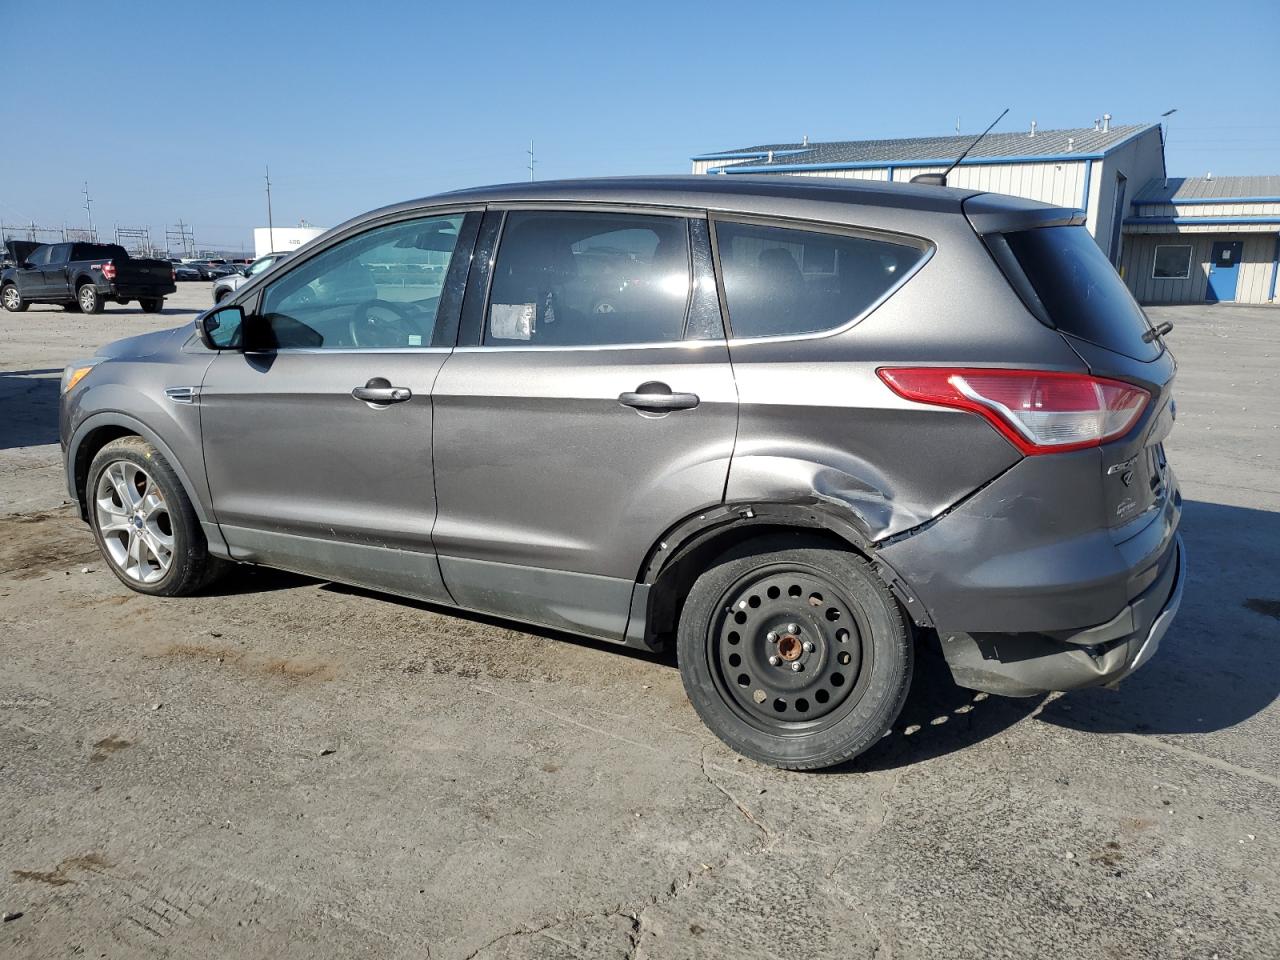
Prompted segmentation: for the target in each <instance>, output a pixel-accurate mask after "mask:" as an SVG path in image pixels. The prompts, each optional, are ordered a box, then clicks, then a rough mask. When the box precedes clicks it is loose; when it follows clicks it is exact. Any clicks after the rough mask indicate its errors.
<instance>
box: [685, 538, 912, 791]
mask: <svg viewBox="0 0 1280 960" xmlns="http://www.w3.org/2000/svg"><path fill="white" fill-rule="evenodd" d="M678 653H679V661H680V675H681V678H682V679H683V681H684V688H685V692H686V693H687V694H688V696H689V699H690V701H692V703H693V706H694V709H696V710H697V711H698V715H699V716H700V717H701V718H702V720H703V722H704V723H705V724H706V725H707V726H708V727H709V728H710V729H711V731H712V732H713V733H715V734H716V735H717V736H718V737H720V739H722V740H723V741H724V742H725V743H727V744H728V745H729V746H730V747H732V748H733V749H734V750H737V751H738V752H739V753H742V754H744V755H745V756H748V757H750V758H752V759H753V760H758V761H760V762H761V763H767V764H770V765H772V766H775V767H782V768H785V769H789V770H814V769H819V768H822V767H829V766H833V765H835V764H838V763H842V762H843V761H846V760H849V759H851V758H853V757H856V756H857V755H858V754H860V753H862V752H863V751H865V750H866V749H867V748H868V747H870V746H871V745H872V744H874V743H875V742H876V741H877V740H879V739H880V737H881V736H883V735H884V733H885V732H886V731H887V730H888V729H889V728H890V726H892V724H893V722H894V720H896V719H897V717H898V714H899V712H901V710H902V704H903V702H904V700H905V699H906V695H907V689H908V687H909V686H910V682H911V671H912V664H913V656H914V654H913V649H912V644H911V637H910V634H909V633H908V631H907V628H906V626H905V625H904V624H903V621H902V616H901V614H900V613H899V610H898V605H897V602H896V601H895V600H894V598H893V595H892V594H891V593H890V592H889V590H888V588H887V587H885V585H884V584H883V583H882V582H881V581H880V579H879V578H878V577H877V576H876V575H875V573H874V572H873V571H872V570H871V568H870V567H869V566H868V564H867V562H866V561H865V560H863V559H862V558H861V557H859V556H857V555H856V554H854V553H851V552H849V551H845V550H838V549H832V548H830V547H826V546H817V545H815V544H814V542H813V541H812V540H807V539H806V538H805V537H804V536H803V535H780V536H776V537H769V538H765V539H762V540H760V541H756V542H754V543H751V542H749V543H746V544H743V545H741V546H739V547H736V548H734V549H733V550H730V551H729V552H728V553H726V554H724V555H723V556H722V557H720V558H719V559H718V560H717V561H716V562H715V564H714V565H713V566H712V567H711V568H709V569H708V570H707V572H705V573H704V574H703V575H702V576H701V577H699V578H698V580H697V581H696V582H695V583H694V585H693V588H692V589H691V590H690V592H689V595H688V597H687V598H686V601H685V604H684V608H683V610H682V612H681V615H680V625H679V636H678Z"/></svg>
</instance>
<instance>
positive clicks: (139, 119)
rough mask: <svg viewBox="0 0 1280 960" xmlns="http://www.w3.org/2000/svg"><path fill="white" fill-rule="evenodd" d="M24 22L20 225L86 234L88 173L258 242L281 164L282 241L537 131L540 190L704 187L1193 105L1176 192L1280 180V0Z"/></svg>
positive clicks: (101, 14)
mask: <svg viewBox="0 0 1280 960" xmlns="http://www.w3.org/2000/svg"><path fill="white" fill-rule="evenodd" d="M0 6H2V7H3V18H2V19H3V26H4V31H5V34H6V36H7V37H8V38H10V40H6V44H5V47H6V55H5V66H6V70H5V76H6V84H5V86H6V89H7V93H8V96H7V101H8V104H9V111H8V113H9V118H10V121H11V125H10V126H9V128H8V129H9V132H10V135H9V136H6V138H5V144H4V148H3V152H2V153H0V171H2V175H0V216H3V219H4V222H5V223H6V225H7V224H9V223H12V222H14V221H26V220H29V219H35V220H36V221H37V222H38V223H41V224H49V225H60V224H61V223H63V222H64V221H65V222H66V223H68V224H69V225H82V224H83V222H84V210H83V207H82V205H81V202H82V197H81V194H80V189H81V186H82V182H83V181H84V180H86V179H87V180H88V181H89V189H90V191H91V193H92V196H93V198H94V201H95V202H94V214H95V219H96V220H97V222H98V224H99V226H100V227H102V226H104V225H105V226H106V227H108V228H110V226H111V225H112V224H113V223H114V222H120V223H121V224H125V225H134V224H147V225H150V226H151V227H152V230H153V234H154V231H157V230H159V231H161V232H162V231H163V229H164V225H165V224H172V223H175V222H176V221H177V220H178V219H179V218H182V219H184V220H185V221H187V222H188V223H191V224H194V226H195V230H196V239H197V241H198V242H200V243H202V244H205V243H209V244H228V245H236V244H240V243H245V244H249V243H250V229H251V228H252V227H253V226H255V225H263V224H265V221H266V211H265V199H264V196H263V190H262V186H263V183H262V173H263V166H264V164H267V163H270V165H271V178H272V182H273V191H272V193H273V200H274V211H275V222H276V223H277V225H283V224H290V223H297V222H298V221H299V219H301V218H306V219H307V220H308V221H310V222H312V223H316V224H319V225H321V226H332V225H334V224H336V223H338V222H340V221H341V220H343V219H345V218H347V217H348V216H351V215H353V214H356V213H359V212H362V211H364V210H367V209H369V208H371V207H374V206H378V205H380V204H383V203H388V202H392V201H395V200H402V199H407V198H410V197H417V196H424V195H427V194H430V193H435V192H438V191H440V190H446V189H450V188H454V187H462V186H469V185H475V184H482V183H494V182H501V181H508V180H518V179H524V178H526V177H527V171H526V168H525V164H526V162H527V159H528V158H527V156H526V155H525V150H526V149H527V148H528V141H529V139H530V138H533V139H534V140H535V141H536V148H535V149H536V158H537V161H538V163H537V168H536V170H537V175H538V177H539V178H553V177H569V176H594V175H607V174H628V173H682V172H687V171H688V160H689V157H690V156H691V155H693V154H695V153H702V152H706V151H710V150H715V149H722V148H727V147H734V146H743V145H746V144H750V143H758V142H769V141H786V140H798V139H800V137H801V136H803V135H804V134H808V135H809V137H810V138H811V139H815V140H822V139H828V140H834V139H854V138H878V137H893V136H924V135H930V134H941V133H948V132H950V131H952V130H953V128H954V126H955V122H956V118H957V117H959V118H960V119H961V126H962V129H963V130H964V131H966V132H967V131H979V130H981V129H982V128H983V127H984V126H986V124H987V122H988V121H989V119H990V118H992V117H994V116H995V115H996V114H997V113H999V111H1000V110H1001V109H1003V108H1004V107H1005V106H1009V107H1011V108H1012V109H1011V110H1010V113H1009V116H1008V117H1006V118H1005V120H1004V122H1003V123H1002V124H1001V126H1000V127H999V128H998V129H1002V130H1015V129H1025V128H1026V127H1027V126H1028V125H1029V123H1030V121H1031V120H1032V119H1034V120H1036V121H1037V122H1038V124H1039V126H1040V128H1041V129H1053V128H1059V127H1068V126H1088V125H1091V124H1092V121H1093V118H1095V117H1098V116H1101V114H1102V113H1104V112H1109V113H1111V114H1112V115H1113V116H1114V118H1115V121H1114V122H1116V123H1133V122H1141V121H1153V120H1155V119H1156V118H1158V116H1159V114H1160V113H1162V112H1163V111H1165V110H1167V109H1169V108H1171V107H1177V108H1178V110H1179V112H1178V113H1177V114H1176V115H1175V117H1174V118H1173V127H1172V131H1171V136H1170V146H1169V159H1170V163H1169V166H1170V172H1171V173H1173V174H1174V175H1179V174H1197V175H1203V174H1204V173H1205V172H1206V171H1207V170H1212V171H1213V172H1214V173H1215V174H1217V175H1226V174H1247V173H1273V174H1275V173H1280V110H1278V109H1277V104H1278V103H1280V100H1278V99H1277V96H1278V94H1277V91H1280V3H1277V2H1276V0H1236V2H1234V3H1232V4H1231V5H1230V6H1229V7H1222V6H1217V7H1215V6H1214V5H1212V4H1209V5H1206V4H1204V3H1203V2H1195V3H1192V2H1182V0H1163V2H1160V3H1152V4H1138V3H1125V2H1118V0H1112V2H1107V3H1095V2H1076V3H1072V2H1070V0H1060V2H1058V3H1052V4H1050V3H1043V4H1042V3H1038V2H1030V0H1023V2H1018V3H981V2H978V3H967V4H965V3H954V2H952V3H947V4H936V5H934V4H931V3H930V2H928V0H922V2H915V3H911V4H908V5H904V7H905V10H901V11H900V9H899V6H898V4H895V3H892V2H884V0H879V2H876V3H852V2H850V3H824V2H819V0H812V2H806V3H802V2H800V0H795V2H786V0H773V2H762V3H757V2H752V0H738V2H735V3H706V4H703V3H698V2H696V0H686V2H683V3H666V2H658V0H645V2H643V3H628V2H621V3H610V2H607V0H596V2H588V3H557V2H554V0H543V2H540V3H508V2H505V0H488V2H485V3H475V4H468V3H448V4H445V3H426V2H423V3H401V2H396V3H382V2H376V0H362V2H360V3H355V2H342V3H340V2H312V3H302V2H292V0H286V2H275V3H267V2H262V0H258V2H253V3H240V2H237V0H213V2H204V3H147V2H132V3H128V4H119V5H117V4H110V3H107V4H104V3H102V2H96V3H86V4H59V3H56V2H42V3H32V2H18V0H4V2H3V4H0ZM931 10H933V11H934V12H933V13H930V11H931ZM961 11H962V12H961ZM75 24H81V27H76V26H74V25H75ZM13 37H19V38H21V39H22V41H23V42H21V43H16V44H15V43H12V42H11V39H12V38H13ZM1192 51H1194V52H1195V53H1194V55H1193V54H1192ZM14 134H16V136H15V135H14Z"/></svg>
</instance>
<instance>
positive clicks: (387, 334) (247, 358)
mask: <svg viewBox="0 0 1280 960" xmlns="http://www.w3.org/2000/svg"><path fill="white" fill-rule="evenodd" d="M478 218H479V214H478V213H475V214H470V215H468V214H467V213H466V212H465V211H447V212H443V213H431V214H429V215H418V216H415V217H406V216H403V215H402V216H401V217H399V218H398V219H395V220H392V221H390V222H378V223H376V224H374V225H370V226H365V227H361V228H357V229H354V230H352V231H349V232H348V233H347V234H346V235H344V236H341V237H338V238H335V240H334V241H332V242H330V243H328V244H326V245H325V246H323V247H321V248H319V249H317V250H316V251H314V252H313V253H312V254H310V255H309V256H307V257H306V258H303V259H299V260H296V262H294V263H292V264H291V265H290V269H288V270H286V271H284V272H282V273H281V274H280V276H278V277H276V278H275V279H273V280H272V281H271V282H270V283H268V284H266V285H265V286H264V287H263V288H262V289H261V291H260V292H259V294H258V295H257V296H256V297H254V298H253V303H252V306H253V310H252V311H250V312H249V315H248V316H247V317H246V320H245V329H244V331H243V334H242V337H243V342H244V344H245V352H243V353H232V352H226V351H224V352H220V353H219V354H218V355H217V356H216V357H215V358H214V360H213V362H212V363H211V364H210V365H209V368H208V371H207V373H206V375H205V377H204V381H203V383H202V384H201V386H200V391H199V403H200V406H201V428H202V434H203V443H204V452H205V466H206V472H207V474H208V480H209V488H210V493H211V496H212V500H213V507H214V511H215V514H216V516H217V520H218V523H219V524H220V526H221V529H222V533H223V536H224V537H225V539H226V541H227V544H228V545H229V547H230V549H231V553H232V555H233V556H235V557H237V558H239V559H245V560H253V561H256V562H260V563H264V564H268V565H271V566H278V567H282V568H285V569H290V570H296V571H299V572H302V573H308V574H312V575H315V576H320V577H325V578H331V579H335V580H342V581H345V582H349V583H356V584H361V585H364V586H369V587H373V588H376V589H385V590H390V591H393V592H396V593H401V594H405V595H408V596H415V597H420V598H424V599H428V600H441V601H447V600H448V595H447V594H446V593H445V591H444V589H443V586H442V583H441V578H440V572H439V567H438V565H437V563H436V559H435V554H434V551H433V549H432V544H431V527H432V524H433V522H434V519H435V497H434V492H433V487H432V464H431V441H432V432H433V426H432V409H431V387H432V383H433V382H434V380H435V378H436V375H437V374H438V372H439V370H440V366H441V364H442V363H443V362H444V360H445V358H446V357H447V356H448V355H449V351H450V349H451V348H452V346H453V343H454V342H455V339H456V335H457V315H458V309H459V304H460V301H461V293H462V286H463V282H464V281H465V277H466V269H467V265H468V260H469V255H470V248H471V244H472V242H473V241H474V237H475V231H476V228H477V226H478Z"/></svg>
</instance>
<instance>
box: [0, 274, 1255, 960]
mask: <svg viewBox="0 0 1280 960" xmlns="http://www.w3.org/2000/svg"><path fill="white" fill-rule="evenodd" d="M208 286H209V285H208V284H183V285H182V286H181V288H180V292H179V294H178V295H177V296H175V297H174V298H172V300H171V301H170V305H169V308H168V310H167V313H166V315H165V316H164V317H163V318H155V317H148V316H145V315H143V314H141V313H140V312H139V311H137V309H136V308H132V309H125V308H120V307H116V306H114V305H113V306H110V307H108V308H107V312H106V313H105V314H104V315H102V316H98V317H85V316H81V315H77V314H68V313H63V312H62V311H59V310H56V309H47V308H39V307H36V308H32V309H31V310H30V311H28V312H27V313H25V314H19V315H11V314H3V315H0V342H3V343H5V344H6V351H5V353H4V355H3V357H2V358H0V409H2V410H3V414H4V415H3V417H0V637H2V638H3V641H2V642H0V651H2V652H3V670H0V724H3V741H2V743H3V748H2V749H0V910H3V911H4V912H6V913H21V914H22V915H21V916H20V917H17V918H16V919H13V920H10V921H6V922H4V923H3V924H0V955H3V956H5V957H15V958H17V957H21V958H26V957H38V958H44V957H63V956H67V955H78V954H80V953H83V954H84V955H86V956H101V955H105V956H109V957H113V958H117V957H125V958H132V957H146V958H150V957H166V956H176V957H183V958H197V960H200V958H222V957H228V956H236V957H246V958H252V957H264V958H265V957H272V958H291V957H307V958H314V957H348V956H378V957H431V958H436V960H463V958H475V960H499V958H529V960H535V958H536V960H561V958H564V960H568V958H593V960H594V958H614V957H616V958H649V960H652V958H685V957H734V958H757V957H759V958H766V957H777V958H793V957H806V958H811V957H827V956H831V957H842V958H844V957H867V958H879V960H885V958H890V957H894V958H912V957H919V958H931V957H938V956H952V957H984V958H986V957H1037V958H1051V957H1062V958H1093V957H1097V958H1113V957H1125V958H1161V960H1164V958H1171V957H1172V958H1181V957H1188V958H1192V957H1195V958H1205V960H1209V958H1211V957H1214V956H1217V957H1219V958H1221V960H1228V958H1270V957H1275V956H1278V955H1280V855H1278V854H1280V839H1278V838H1277V835H1276V824H1277V823H1278V822H1280V764H1278V763H1277V760H1278V758H1280V709H1278V708H1277V706H1276V702H1275V701H1276V695H1277V692H1278V691H1280V663H1278V661H1277V656H1276V651H1277V640H1280V575H1278V574H1277V573H1276V571H1277V570H1278V569H1280V479H1277V478H1278V477H1280V397H1277V394H1276V391H1275V386H1274V384H1275V382H1276V380H1275V366H1276V362H1277V355H1278V354H1280V349H1278V348H1277V346H1276V342H1277V339H1276V337H1277V335H1276V333H1275V331H1276V330H1277V329H1278V328H1277V320H1278V319H1280V312H1277V311H1276V310H1274V309H1266V308H1258V309H1250V308H1230V307H1218V308H1171V309H1158V310H1152V314H1153V316H1154V317H1155V318H1157V319H1158V320H1159V319H1170V320H1173V321H1174V322H1175V324H1177V327H1176V329H1175V331H1174V333H1173V335H1172V337H1171V340H1170V343H1171V345H1172V347H1173V349H1174V350H1175V352H1176V354H1177V356H1178V359H1179V361H1180V365H1181V369H1180V372H1179V379H1178V387H1177V390H1178V404H1179V418H1178V424H1177V427H1176V428H1175V431H1174V434H1173V437H1172V440H1171V442H1170V443H1169V456H1170V459H1171V462H1172V464H1173V466H1174V469H1175V470H1176V471H1177V473H1178V476H1179V479H1180V481H1181V483H1182V487H1183V495H1184V497H1185V499H1186V510H1185V515H1184V536H1185V538H1186V542H1187V547H1188V551H1189V562H1190V575H1189V583H1188V586H1187V593H1186V598H1185V601H1184V605H1183V609H1182V612H1181V614H1180V616H1179V619H1178V620H1177V622H1176V624H1175V626H1174V628H1173V630H1172V631H1171V633H1170V634H1169V636H1168V638H1167V639H1166V641H1165V645H1164V647H1163V648H1162V649H1161V651H1160V652H1159V653H1158V654H1157V656H1156V658H1155V659H1154V660H1153V662H1152V663H1151V664H1150V665H1149V666H1148V667H1146V668H1145V669H1144V670H1142V671H1141V672H1140V673H1139V674H1138V675H1136V676H1135V677H1134V678H1132V679H1131V680H1130V681H1128V682H1126V683H1125V684H1124V686H1123V687H1122V688H1121V689H1120V690H1119V691H1117V692H1113V691H1105V690H1097V691H1088V692H1082V693H1077V694H1071V695H1067V696H1053V697H1045V698H1038V699H1034V700H1005V699H1001V698H996V697H982V696H975V695H974V694H972V693H970V692H967V691H964V690H960V689H959V688H957V687H955V686H954V685H953V684H952V683H951V682H950V680H949V678H948V677H947V675H946V672H945V669H944V668H943V667H942V665H941V664H940V663H939V661H938V660H937V658H936V657H935V656H933V655H929V654H927V653H926V654H924V655H922V656H921V659H920V661H919V664H918V670H917V679H916V682H915V684H914V686H913V690H912V694H911V698H910V700H909V701H908V705H907V708H906V712H905V713H904V715H903V717H902V718H901V719H900V720H899V722H898V723H897V724H896V725H895V727H894V730H893V731H892V732H891V733H890V734H889V735H888V736H886V737H885V738H884V740H883V741H881V743H880V744H878V745H877V746H876V747H874V748H873V749H872V750H871V751H870V752H869V753H868V754H866V755H865V756H864V757H862V758H860V759H859V760H858V761H856V762H855V763H853V764H852V765H849V766H847V767H845V768H843V769H839V770H835V771H832V772H826V773H816V774H814V773H809V774H800V773H785V772H780V771H775V770H771V769H767V768H764V767H760V766H757V765H755V764H753V763H752V762H750V761H747V760H741V759H740V758H738V757H736V756H735V755H734V754H733V753H732V752H731V751H729V750H728V749H727V748H725V747H724V746H723V745H721V744H720V743H719V741H717V740H716V739H715V738H714V737H713V736H712V735H711V734H710V733H708V732H707V731H706V730H705V729H704V728H703V727H702V726H701V724H700V723H699V721H698V719H697V717H696V715H695V714H694V712H693V710H692V708H691V707H690V706H689V705H688V703H687V701H686V700H685V697H684V693H683V690H682V689H681V685H680V679H679V676H678V674H677V672H676V670H675V668H674V665H673V664H672V663H671V662H670V661H668V660H663V659H660V658H649V657H644V656H640V655H636V654H633V653H630V652H628V651H624V650H620V649H616V648H612V647H609V646H608V645H605V644H599V643H592V642H588V641H581V640H574V639H572V638H564V637H562V636H559V635H556V634H552V633H544V632H526V631H524V630H521V629H517V628H515V627H514V626H513V625H511V624H507V623H502V622H499V621H494V620H489V619H485V618H475V617H455V616H452V615H450V614H449V613H448V612H447V611H444V610H443V609H440V608H435V607H430V606H427V605H423V604H417V603H410V602H403V601H398V600H395V599H393V598H388V597H384V596H378V595H375V594H372V593H368V592H366V591H361V590H355V589H348V588H344V587H338V586H334V585H328V584H324V583H321V582H318V581H314V580H309V579H306V578H302V577H296V576H293V575H289V574H283V573H273V572H270V571H255V570H244V571H241V572H239V573H238V574H237V575H236V576H235V577H234V578H232V580H231V581H230V582H229V583H228V584H227V585H226V586H225V588H223V589H221V590H220V591H218V592H216V593H213V594H209V595H205V596H201V597H197V598H193V599H189V600H156V599H151V598H146V597H142V596H137V595H133V594H130V593H129V592H128V591H126V590H125V589H124V588H123V587H122V586H121V585H120V584H119V583H118V582H117V581H116V580H115V578H114V577H112V576H111V574H110V573H109V572H107V571H106V569H105V568H104V566H103V564H102V562H101V561H100V560H99V559H98V558H97V556H96V553H95V552H94V550H93V545H92V542H91V539H90V537H89V535H88V532H87V530H86V529H85V528H84V527H83V525H82V524H80V523H79V522H78V521H77V520H75V519H74V518H73V517H71V516H70V514H69V512H68V510H67V509H66V507H65V506H64V505H63V500H64V495H63V490H62V485H61V474H60V469H59V465H58V452H57V447H56V439H57V438H56V422H54V421H53V420H52V417H53V416H54V413H55V406H56V395H57V378H58V373H59V372H60V370H61V367H62V366H63V364H65V363H66V362H68V361H70V360H72V359H75V358H78V357H82V356H87V355H91V354H92V352H93V347H94V346H96V345H97V344H98V343H101V342H105V341H106V340H109V339H114V338H116V337H119V336H125V335H129V334H132V333H137V332H142V331H144V330H147V329H152V328H155V327H157V326H163V325H173V324H177V323H181V322H186V320H188V319H189V318H190V316H192V314H193V310H194V308H196V307H198V306H201V305H203V304H204V303H206V302H207V298H208ZM86 568H87V569H88V571H89V572H87V573H85V572H82V571H83V570H85V569H86ZM908 731H910V732H909V733H908Z"/></svg>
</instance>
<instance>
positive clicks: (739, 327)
mask: <svg viewBox="0 0 1280 960" xmlns="http://www.w3.org/2000/svg"><path fill="white" fill-rule="evenodd" d="M715 231H716V248H717V252H718V254H719V257H720V271H721V276H722V277H723V280H724V293H725V299H726V301H727V306H728V309H729V326H730V327H731V328H732V332H733V336H734V337H774V336H794V335H796V334H801V333H817V332H820V331H823V330H834V329H835V328H837V327H841V326H843V325H844V324H846V323H848V322H849V321H850V320H853V319H854V318H856V317H858V316H859V315H860V314H862V313H863V312H864V311H865V310H866V309H867V308H868V307H870V306H871V305H872V304H873V303H875V302H876V301H877V300H879V299H880V298H881V297H882V296H883V295H884V294H885V293H887V292H888V291H889V290H890V289H892V288H893V287H894V286H895V285H896V284H897V283H898V282H899V281H900V280H901V278H902V277H904V276H905V275H906V274H907V273H908V271H910V270H911V268H912V267H914V266H915V265H916V264H917V263H919V262H920V260H922V259H923V258H924V255H925V251H924V250H923V249H921V248H920V247H915V246H910V245H908V244H905V243H893V242H890V241H886V240H869V239H865V238H862V237H850V236H845V235H841V234H837V233H818V232H811V231H807V230H792V229H790V228H784V227H766V226H758V225H755V224H748V223H732V222H726V221H717V222H716V225H715Z"/></svg>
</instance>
